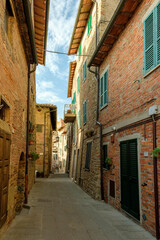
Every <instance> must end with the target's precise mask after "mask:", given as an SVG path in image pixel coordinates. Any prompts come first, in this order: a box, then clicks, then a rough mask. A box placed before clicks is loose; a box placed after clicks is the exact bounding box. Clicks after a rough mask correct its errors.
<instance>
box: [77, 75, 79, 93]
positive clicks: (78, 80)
mask: <svg viewBox="0 0 160 240" xmlns="http://www.w3.org/2000/svg"><path fill="white" fill-rule="evenodd" d="M77 93H79V77H78V78H77Z"/></svg>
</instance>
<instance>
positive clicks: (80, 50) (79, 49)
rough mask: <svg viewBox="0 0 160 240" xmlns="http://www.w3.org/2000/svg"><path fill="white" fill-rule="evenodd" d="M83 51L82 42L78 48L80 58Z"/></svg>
mask: <svg viewBox="0 0 160 240" xmlns="http://www.w3.org/2000/svg"><path fill="white" fill-rule="evenodd" d="M81 53H82V45H81V44H80V45H79V48H78V57H79V58H80V56H81Z"/></svg>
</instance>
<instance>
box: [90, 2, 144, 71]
mask: <svg viewBox="0 0 160 240" xmlns="http://www.w3.org/2000/svg"><path fill="white" fill-rule="evenodd" d="M142 1H143V0H121V1H120V3H119V5H118V7H117V9H116V11H115V13H114V15H113V17H112V19H111V21H110V23H109V25H108V26H107V28H106V30H105V32H104V34H103V37H102V39H101V41H100V42H99V44H98V46H97V48H96V50H95V52H94V54H93V56H92V58H91V60H90V62H89V64H88V67H91V66H100V65H101V63H102V62H103V61H104V59H105V58H106V56H107V55H108V53H109V51H110V50H111V49H112V47H113V45H114V43H115V42H116V41H117V39H118V37H119V35H120V34H121V33H122V32H123V30H124V29H125V26H126V24H127V23H128V21H129V20H130V18H131V17H132V16H133V15H134V12H135V10H136V9H137V7H138V6H139V4H140V3H141V2H142Z"/></svg>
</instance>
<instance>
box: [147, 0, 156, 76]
mask: <svg viewBox="0 0 160 240" xmlns="http://www.w3.org/2000/svg"><path fill="white" fill-rule="evenodd" d="M158 64H160V3H159V4H158V5H157V7H156V8H154V10H153V11H152V12H151V14H150V15H149V16H148V17H147V18H146V20H145V21H144V71H145V73H148V72H149V71H151V70H152V69H153V68H155V67H156V66H157V65H158Z"/></svg>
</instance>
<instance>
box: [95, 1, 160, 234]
mask: <svg viewBox="0 0 160 240" xmlns="http://www.w3.org/2000/svg"><path fill="white" fill-rule="evenodd" d="M156 3H157V4H158V1H153V0H152V1H148V0H145V1H142V3H141V5H140V6H139V7H138V9H137V10H136V12H135V14H134V16H133V17H132V19H131V20H130V21H129V23H128V24H127V26H126V27H125V29H124V31H123V33H122V34H121V35H120V37H119V39H118V40H117V42H116V43H115V44H114V46H113V48H112V49H111V51H110V52H109V55H108V56H107V57H106V59H105V61H104V62H103V64H102V65H101V66H100V76H101V75H102V74H103V73H104V71H105V69H108V74H109V75H108V76H109V77H108V96H109V102H108V105H107V106H106V107H105V108H104V109H102V110H101V111H100V119H99V121H100V122H101V123H102V125H103V143H104V144H107V145H108V156H109V157H111V158H112V161H113V164H112V166H111V168H110V170H104V192H105V200H106V202H108V203H110V204H111V205H113V206H114V207H115V208H117V209H119V210H121V172H120V142H121V141H124V140H129V139H137V142H138V146H137V148H138V176H139V179H138V180H139V199H140V201H139V204H140V223H141V224H142V225H143V226H144V227H145V228H146V229H147V230H149V231H150V232H151V233H152V234H155V200H154V174H153V156H152V152H153V120H152V118H151V117H149V108H150V107H151V106H153V105H157V106H158V107H159V105H160V81H159V80H160V68H159V67H158V68H156V69H155V70H154V71H151V72H150V73H149V74H148V75H146V76H145V75H144V69H143V68H144V37H143V27H144V26H143V22H144V20H145V18H146V17H147V16H148V15H149V13H150V12H151V10H152V9H153V7H152V4H154V6H156ZM147 14H148V15H147ZM158 109H159V110H158V112H160V107H159V108H158ZM157 116H159V115H157ZM146 119H147V120H148V123H147V122H146V123H143V122H142V120H146ZM138 121H139V124H137V126H133V127H132V126H129V125H130V124H132V123H135V122H138ZM140 122H141V123H140ZM156 122H157V146H159V144H160V120H157V121H156ZM111 134H113V135H114V141H113V142H111ZM159 175H160V164H159V157H158V181H159V187H160V178H159ZM110 180H114V181H115V198H112V197H110V196H109V195H110V194H109V181H110ZM144 183H146V184H147V185H146V186H142V184H144ZM159 199H160V194H159Z"/></svg>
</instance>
